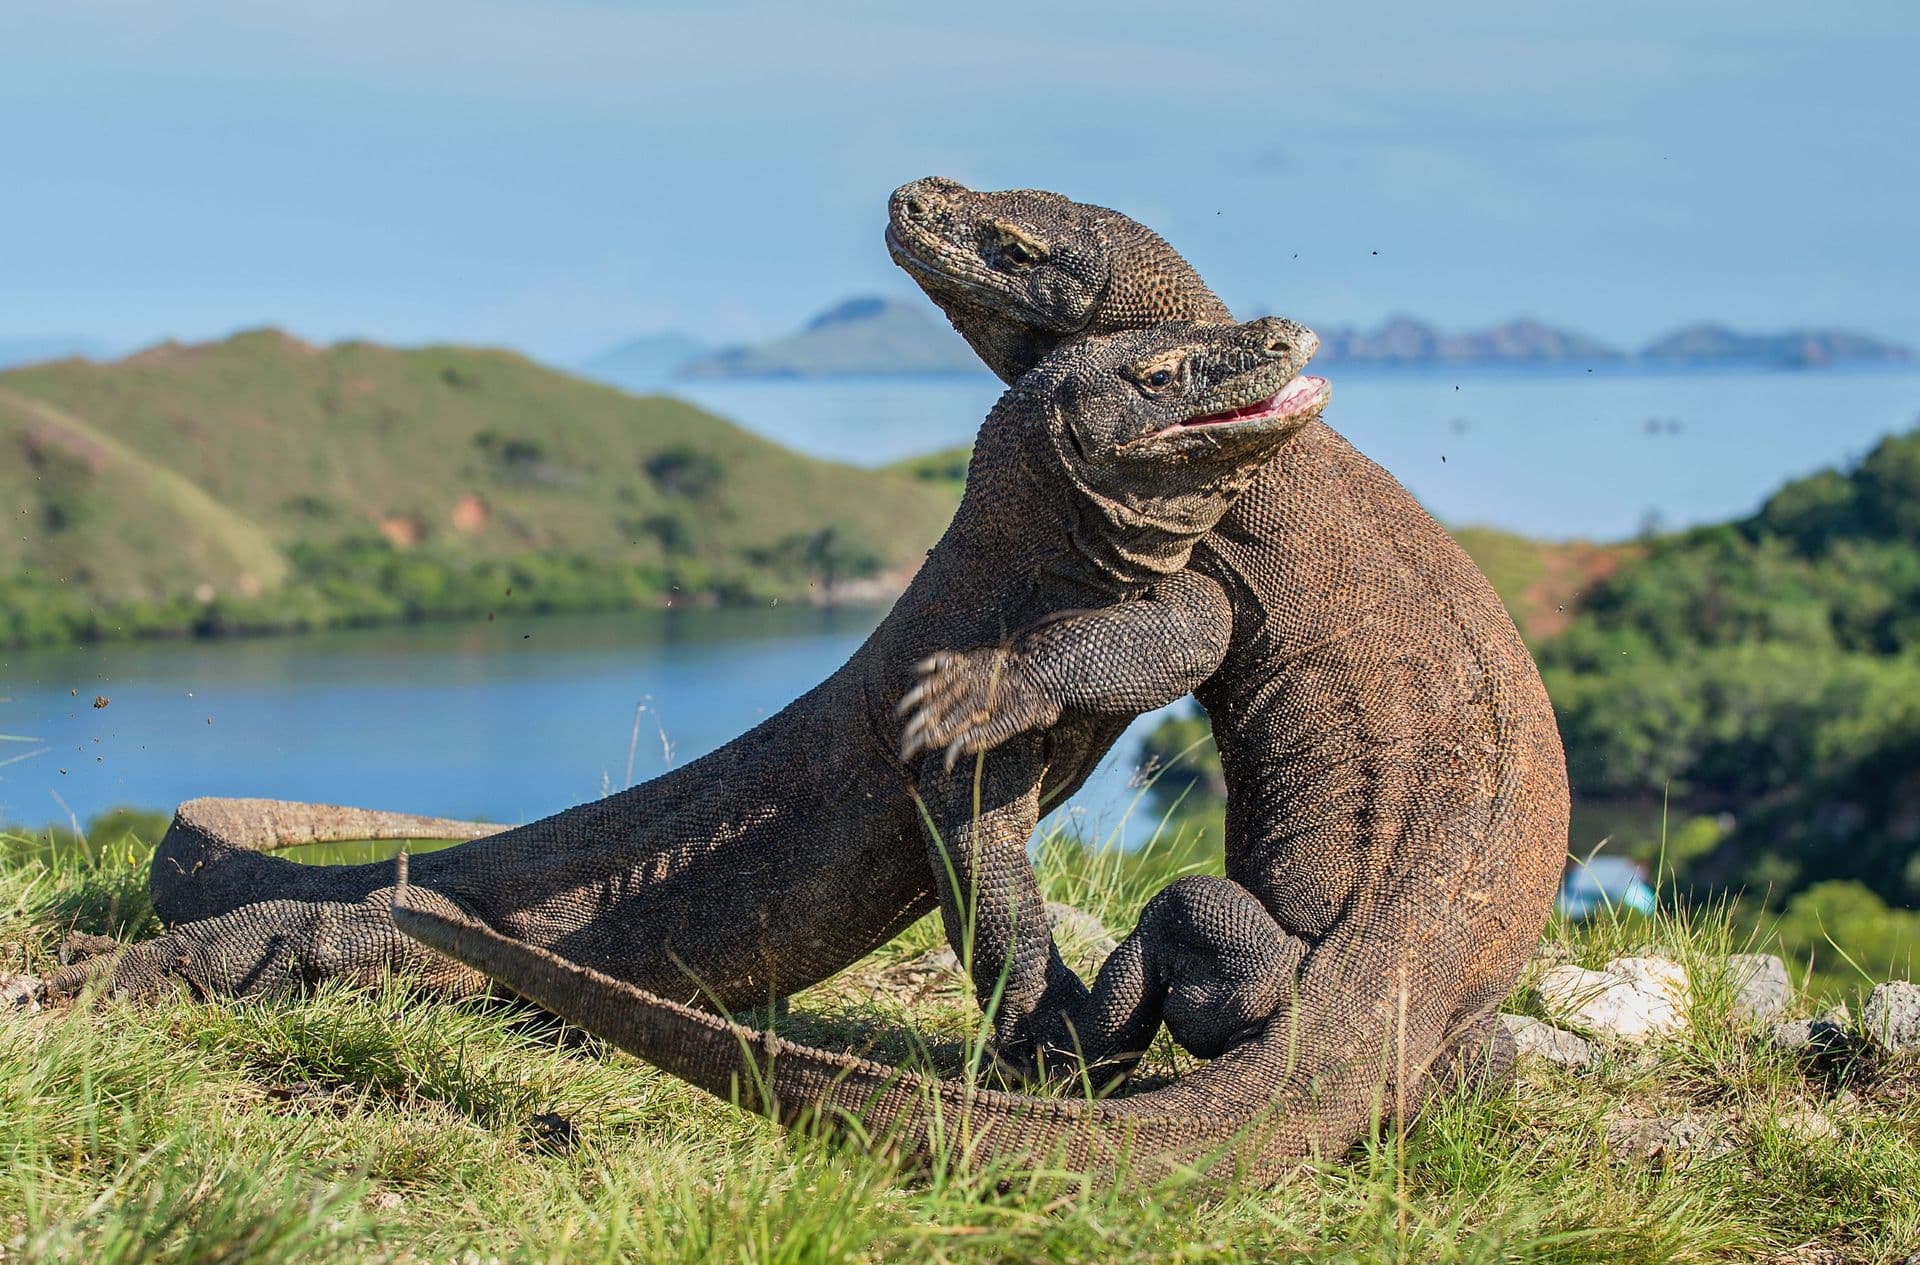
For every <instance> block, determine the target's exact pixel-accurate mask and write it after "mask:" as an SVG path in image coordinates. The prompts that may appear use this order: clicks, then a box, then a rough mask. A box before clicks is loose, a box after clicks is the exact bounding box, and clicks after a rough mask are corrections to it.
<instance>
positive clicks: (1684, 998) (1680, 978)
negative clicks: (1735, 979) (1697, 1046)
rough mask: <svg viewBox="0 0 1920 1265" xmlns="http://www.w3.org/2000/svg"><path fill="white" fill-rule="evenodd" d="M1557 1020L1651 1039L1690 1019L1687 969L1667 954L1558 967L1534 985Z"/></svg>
mask: <svg viewBox="0 0 1920 1265" xmlns="http://www.w3.org/2000/svg"><path fill="white" fill-rule="evenodd" d="M1534 989H1535V991H1536V992H1537V993H1538V994H1539V997H1540V1002H1541V1004H1542V1005H1543V1006H1544V1007H1545V1008H1546V1009H1547V1011H1548V1013H1550V1014H1552V1015H1553V1016H1554V1017H1555V1018H1556V1019H1559V1020H1560V1021H1562V1022H1564V1023H1570V1024H1573V1025H1575V1026H1577V1027H1581V1028H1585V1029H1587V1030H1588V1031H1590V1032H1594V1033H1597V1034H1599V1035H1601V1036H1606V1037H1613V1038H1615V1039H1618V1040H1621V1041H1635V1042H1641V1041H1651V1040H1653V1039H1655V1038H1656V1037H1662V1036H1667V1035H1670V1034H1672V1033H1675V1032H1678V1031H1679V1030H1680V1029H1682V1028H1684V1027H1685V1026H1686V1023H1687V1004H1688V1002H1689V1000H1690V998H1691V990H1690V989H1689V988H1688V986H1687V973H1686V971H1685V970H1683V969H1682V968H1681V967H1680V965H1679V964H1678V963H1676V962H1670V961H1668V960H1667V959H1665V958H1654V957H1628V958H1615V959H1613V961H1611V962H1608V963H1607V964H1606V967H1605V968H1604V969H1602V970H1598V971H1589V970H1585V969H1583V968H1581V967H1578V966H1554V967H1549V968H1548V969H1546V970H1544V971H1542V972H1541V973H1540V975H1539V977H1538V979H1537V980H1536V981H1535V983H1534Z"/></svg>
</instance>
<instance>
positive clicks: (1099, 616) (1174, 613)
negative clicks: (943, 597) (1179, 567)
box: [900, 571, 1233, 768]
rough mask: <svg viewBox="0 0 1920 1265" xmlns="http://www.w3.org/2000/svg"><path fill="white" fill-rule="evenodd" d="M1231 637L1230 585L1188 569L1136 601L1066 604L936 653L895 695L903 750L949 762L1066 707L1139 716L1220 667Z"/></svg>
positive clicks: (1186, 690) (1035, 725)
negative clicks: (1034, 620)
mask: <svg viewBox="0 0 1920 1265" xmlns="http://www.w3.org/2000/svg"><path fill="white" fill-rule="evenodd" d="M1232 635H1233V608H1232V606H1231V604H1230V603H1229V602H1228V601H1227V595H1226V592H1225V591H1224V590H1223V589H1222V588H1221V587H1220V585H1219V584H1217V583H1216V582H1214V581H1213V580H1210V579H1208V578H1207V577H1205V576H1202V575H1199V574H1197V573H1195V572H1191V571H1182V572H1177V573H1176V574H1174V575H1172V576H1169V577H1168V578H1167V579H1165V580H1162V581H1161V582H1160V583H1159V584H1157V585H1155V586H1154V587H1153V588H1152V589H1151V590H1149V591H1148V593H1147V595H1146V596H1145V597H1143V598H1141V599H1139V600H1137V601H1131V602H1124V603H1121V604H1119V605H1115V606H1109V607H1104V608H1102V609H1100V610H1095V611H1067V612H1062V613H1061V614H1060V615H1058V616H1055V617H1054V618H1052V619H1049V620H1047V621H1045V622H1044V623H1041V624H1039V625H1037V626H1036V627H1034V628H1032V629H1030V630H1028V631H1027V632H1025V633H1023V634H1022V635H1021V636H1019V637H1017V638H1015V639H1014V642H1013V644H1012V645H1010V646H999V647H990V648H986V649H978V650H962V651H957V652H956V651H949V652H943V653H941V654H937V655H934V656H932V657H931V658H929V659H927V660H926V661H925V662H924V663H922V664H921V665H920V667H919V671H920V681H919V684H918V685H916V686H915V687H914V688H913V689H912V690H910V691H908V693H907V694H906V695H905V697H903V698H902V699H901V701H900V712H901V714H902V715H904V716H905V717H906V718H907V720H906V725H905V728H904V729H903V730H902V732H901V739H900V747H901V755H902V757H903V758H911V757H912V756H914V755H916V754H918V753H919V752H922V751H939V750H941V749H942V748H944V749H945V750H946V762H947V765H948V767H949V768H951V767H953V765H954V764H955V763H956V761H957V760H958V759H959V757H960V756H961V755H972V754H977V753H979V752H982V751H987V750H990V749H992V748H994V747H996V746H998V745H999V744H1000V743H1002V742H1005V741H1006V740H1007V739H1009V738H1011V737H1013V736H1014V735H1015V734H1020V733H1025V732H1027V731H1029V730H1032V729H1035V728H1038V727H1041V726H1044V725H1050V724H1052V723H1053V722H1054V721H1056V720H1058V719H1059V717H1060V716H1061V715H1062V713H1064V712H1067V711H1080V712H1089V713H1092V714H1095V715H1102V716H1127V717H1132V716H1136V715H1139V714H1140V713H1142V712H1150V711H1152V710H1154V709H1155V708H1158V707H1165V706H1166V705H1167V704H1169V703H1172V702H1174V701H1175V700H1177V699H1180V698H1183V697H1185V696H1186V695H1187V694H1189V693H1191V692H1192V691H1193V690H1194V688H1195V687H1197V686H1198V685H1199V684H1200V683H1201V682H1203V681H1205V680H1206V679H1207V678H1208V677H1209V676H1212V675H1213V672H1214V670H1215V669H1216V668H1218V667H1219V666H1220V664H1221V662H1222V660H1224V659H1225V658H1226V654H1227V646H1228V643H1229V641H1230V639H1231V638H1232Z"/></svg>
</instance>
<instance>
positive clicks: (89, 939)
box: [58, 931, 123, 966]
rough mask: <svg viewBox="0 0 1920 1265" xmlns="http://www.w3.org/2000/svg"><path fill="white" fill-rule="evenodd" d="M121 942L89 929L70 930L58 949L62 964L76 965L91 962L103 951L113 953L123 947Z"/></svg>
mask: <svg viewBox="0 0 1920 1265" xmlns="http://www.w3.org/2000/svg"><path fill="white" fill-rule="evenodd" d="M122 947H123V946H122V945H121V943H120V942H119V941H118V940H116V939H114V938H113V937H112V936H96V935H94V934H93V933H92V932H89V931H69V932H68V933H67V934H66V938H65V939H63V940H61V941H60V948H59V950H58V953H59V957H60V965H62V966H75V965H78V964H79V963H81V962H90V961H92V960H93V959H94V958H97V957H99V956H100V955H101V954H103V953H113V952H116V951H117V950H119V949H120V948H122Z"/></svg>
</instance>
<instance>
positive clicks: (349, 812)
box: [147, 799, 505, 927]
mask: <svg viewBox="0 0 1920 1265" xmlns="http://www.w3.org/2000/svg"><path fill="white" fill-rule="evenodd" d="M503 829H505V827H503V826H497V825H488V824H485V823H482V822H477V821H453V820H451V819H448V818H444V817H420V816H415V815H413V814H411V813H388V812H378V811H375V810H373V809H367V808H342V807H339V806H336V805H333V804H301V803H295V802H293V801H290V800H284V799H190V800H188V801H187V802H186V803H184V804H182V805H180V807H179V808H178V809H177V810H176V811H175V812H174V814H173V824H172V825H170V826H168V827H167V833H166V836H165V837H164V838H162V839H161V840H160V846H159V847H158V848H156V849H154V853H153V865H152V867H151V869H150V870H149V871H148V875H147V884H148V887H149V889H150V890H151V891H152V893H153V909H154V912H155V913H156V914H158V915H159V916H160V920H161V921H162V922H164V923H166V924H167V925H168V926H170V927H171V926H174V925H176V924H179V923H183V922H194V921H197V920H199V919H202V918H213V917H217V916H218V915H220V914H224V913H230V912H232V911H233V910H235V909H237V908H239V907H240V906H241V905H244V904H247V903H248V902H250V901H257V900H260V899H263V894H274V895H278V894H283V893H282V888H283V886H284V885H283V884H281V885H277V884H274V883H272V882H269V881H266V880H265V879H264V878H263V875H262V874H261V871H262V870H263V869H265V868H268V866H267V864H266V863H265V858H264V857H263V856H262V854H264V853H269V852H277V851H279V850H280V849H282V848H293V847H298V846H300V845H301V844H307V843H346V842H350V841H354V840H360V839H394V840H412V839H422V840H424V839H459V840H465V839H479V838H483V837H485V836H487V835H491V834H498V833H499V832H500V831H501V830H503ZM272 864H273V865H275V866H277V865H280V864H283V862H280V861H277V860H276V861H274V862H273V863H272ZM283 877H284V876H283Z"/></svg>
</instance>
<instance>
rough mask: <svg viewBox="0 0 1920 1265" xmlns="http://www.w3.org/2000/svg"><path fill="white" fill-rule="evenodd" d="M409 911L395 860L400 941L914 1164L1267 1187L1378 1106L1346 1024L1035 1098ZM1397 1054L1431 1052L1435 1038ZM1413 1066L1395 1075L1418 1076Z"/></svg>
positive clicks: (686, 1075) (755, 1100) (675, 1068)
mask: <svg viewBox="0 0 1920 1265" xmlns="http://www.w3.org/2000/svg"><path fill="white" fill-rule="evenodd" d="M413 899H414V898H413V896H412V889H410V888H409V887H408V886H407V883H406V871H405V857H404V856H403V857H402V858H401V869H400V877H399V882H398V885H397V886H396V888H395V890H394V903H393V921H394V924H395V926H397V927H398V928H399V929H400V930H401V931H402V932H403V933H404V934H406V935H408V936H411V937H413V938H414V939H416V940H419V941H420V942H422V943H424V944H426V945H428V946H430V947H431V948H434V949H437V950H438V951H440V952H441V953H444V954H446V955H447V956H449V957H451V958H453V959H455V960H456V961H459V962H462V963H464V964H466V965H468V966H471V967H473V968H475V969H476V970H479V971H481V972H483V973H485V974H486V975H488V976H490V977H492V978H493V979H495V980H498V981H499V982H501V983H502V984H504V985H505V986H506V987H507V988H509V989H510V990H512V991H513V992H514V993H516V994H518V995H520V996H521V997H524V998H526V999H527V1000H529V1001H531V1002H534V1003H535V1004H537V1005H539V1006H542V1007H544V1008H546V1009H548V1010H551V1011H553V1012H554V1013H555V1014H558V1015H560V1016H561V1017H562V1018H564V1019H566V1020H568V1021H569V1022H571V1023H574V1024H576V1025H578V1026H579V1027H581V1028H584V1029H585V1030H587V1031H588V1032H592V1033H594V1034H595V1035H597V1036H600V1037H603V1038H605V1039H606V1040H608V1041H611V1042H612V1043H613V1044H615V1045H617V1046H619V1047H620V1048H621V1049H623V1050H626V1051H628V1052H629V1053H632V1054H635V1055H638V1056H639V1057H641V1058H643V1059H645V1060H647V1061H648V1062H650V1063H652V1064H654V1065H655V1066H657V1067H659V1068H661V1069H662V1070H664V1071H667V1072H670V1073H672V1074H673V1075H675V1076H678V1077H680V1078H681V1079H683V1080H686V1081H689V1082H691V1083H692V1084H694V1085H697V1086H699V1087H700V1088H701V1089H704V1090H706V1091H707V1092H708V1093H711V1094H713V1095H715V1096H716V1097H718V1098H721V1099H723V1100H727V1101H730V1102H735V1103H737V1104H738V1105H739V1106H741V1107H744V1108H746V1109H748V1110H750V1111H755V1112H758V1113H760V1114H762V1115H765V1116H769V1117H771V1118H773V1119H776V1120H778V1121H780V1122H781V1123H783V1124H788V1125H793V1124H799V1123H804V1122H810V1121H817V1122H819V1123H820V1124H824V1125H825V1126H826V1127H828V1128H831V1129H834V1130H836V1131H839V1132H842V1133H848V1134H851V1135H853V1136H854V1137H856V1138H859V1139H860V1140H861V1141H862V1142H864V1143H865V1144H867V1145H869V1146H874V1147H877V1148H882V1149H888V1150H892V1151H895V1152H897V1153H899V1154H901V1155H903V1156H905V1157H907V1158H909V1159H910V1160H913V1161H927V1160H930V1159H932V1158H934V1157H935V1156H940V1157H944V1159H945V1161H946V1162H947V1163H951V1164H955V1165H957V1166H961V1167H976V1166H979V1165H981V1164H982V1163H992V1162H1001V1163H1009V1162H1010V1163H1015V1164H1026V1165H1032V1164H1048V1163H1054V1164H1063V1165H1065V1166H1066V1167H1067V1168H1069V1169H1071V1170H1073V1171H1086V1170H1103V1171H1109V1172H1111V1171H1116V1170H1120V1169H1125V1170H1126V1171H1129V1172H1131V1173H1133V1174H1136V1175H1141V1176H1146V1177H1149V1178H1151V1177H1153V1176H1157V1175H1162V1174H1167V1173H1171V1172H1175V1171H1193V1170H1197V1171H1199V1172H1202V1173H1204V1174H1206V1175H1207V1176H1208V1177H1209V1178H1212V1179H1219V1180H1225V1179H1232V1178H1235V1177H1238V1178H1240V1179H1243V1180H1249V1181H1253V1182H1257V1183H1260V1184H1271V1183H1273V1182H1276V1181H1278V1180H1280V1179H1281V1178H1282V1177H1284V1176H1286V1175H1287V1174H1289V1173H1291V1172H1293V1171H1294V1170H1296V1169H1298V1168H1299V1167H1301V1166H1302V1165H1303V1164H1304V1163H1306V1162H1308V1161H1310V1160H1312V1159H1314V1158H1316V1157H1328V1158H1332V1157H1337V1156H1339V1155H1341V1154H1343V1153H1344V1152H1345V1151H1346V1150H1347V1149H1348V1148H1349V1147H1351V1146H1352V1145H1353V1143H1354V1142H1355V1141H1356V1140H1358V1138H1359V1137H1360V1136H1361V1135H1362V1134H1363V1133H1364V1132H1365V1131H1366V1128H1367V1125H1368V1122H1369V1120H1370V1119H1372V1118H1374V1117H1375V1116H1376V1115H1377V1113H1378V1110H1379V1107H1380V1098H1379V1093H1380V1086H1381V1084H1382V1083H1383V1074H1382V1073H1383V1064H1382V1059H1381V1057H1380V1055H1379V1054H1378V1052H1377V1047H1376V1053H1375V1054H1374V1056H1373V1057H1371V1058H1366V1057H1355V1054H1354V1052H1355V1051H1356V1048H1357V1047H1356V1044H1355V1038H1356V1037H1357V1036H1358V1033H1357V1032H1356V1031H1355V1030H1354V1026H1353V1025H1352V1024H1351V1022H1350V1021H1351V1020H1352V1019H1354V1018H1355V1017H1356V1016H1354V1015H1352V1014H1351V1013H1347V1014H1344V1015H1341V1016H1339V1019H1340V1022H1338V1023H1327V1024H1323V1025H1314V1027H1315V1028H1321V1029H1324V1031H1313V1030H1299V1031H1296V1030H1295V1025H1294V1023H1293V1022H1292V1021H1291V1020H1290V1019H1284V1018H1283V1019H1276V1020H1273V1021H1271V1022H1270V1023H1269V1025H1268V1027H1267V1029H1266V1030H1265V1031H1264V1032H1263V1033H1262V1034H1261V1035H1260V1036H1259V1037H1257V1038H1255V1039H1252V1040H1249V1041H1246V1042H1244V1043H1242V1044H1241V1045H1239V1046H1237V1047H1235V1048H1234V1049H1232V1050H1230V1051H1228V1052H1227V1054H1225V1055H1224V1056H1222V1057H1221V1058H1218V1059H1215V1060H1213V1061H1212V1062H1210V1063H1207V1064H1204V1065H1202V1066H1201V1067H1200V1068H1198V1069H1197V1070H1195V1071H1193V1072H1191V1073H1190V1074H1188V1075H1187V1076H1185V1077H1183V1078H1182V1079H1180V1080H1179V1081H1177V1082H1175V1083H1174V1084H1172V1085H1169V1086H1167V1087H1165V1088H1163V1089H1158V1090H1153V1091H1150V1092H1146V1093H1141V1094H1135V1095H1131V1096H1127V1097H1117V1098H1108V1099H1104V1100H1099V1101H1090V1100H1086V1099H1074V1098H1064V1097H1059V1098H1056V1097H1037V1096H1031V1095H1026V1094H1015V1093H1006V1092H1000V1091H995V1090H983V1089H977V1088H975V1087H974V1086H973V1085H971V1084H969V1083H966V1082H963V1081H949V1080H939V1079H935V1078H933V1077H929V1076H921V1075H916V1074H914V1073H911V1072H904V1071H902V1070H900V1069H899V1068H895V1067H889V1066H886V1065H885V1064H881V1063H875V1062H872V1061H870V1060H867V1059H861V1058H855V1057H853V1056H851V1055H845V1054H836V1053H832V1052H830V1051H825V1050H819V1049H814V1048H812V1047H809V1046H804V1045H799V1044H796V1043H794V1042H791V1041H787V1040H784V1039H782V1038H780V1037H777V1036H775V1035H774V1034H773V1033H771V1032H756V1031H754V1030H753V1029H750V1028H745V1027H742V1026H740V1025H739V1024H736V1023H731V1022H729V1021H727V1020H726V1019H724V1018H721V1017H720V1016H717V1015H714V1014H712V1013H709V1012H706V1011H699V1010H694V1009H692V1008H691V1007H687V1006H683V1005H680V1004H678V1003H675V1002H672V1001H669V1000H667V999H666V998H664V997H660V996H658V995H656V994H653V993H649V992H646V991H644V990H641V989H638V988H635V987H633V986H632V985H630V984H626V983H623V982H621V981H620V980H616V979H613V978H611V977H610V976H607V975H603V974H601V973H600V972H598V971H594V970H591V969H589V968H587V967H584V966H580V965H577V964H575V963H572V962H569V961H567V960H565V959H564V958H561V957H558V956H556V955H555V954H552V953H549V952H547V951H546V950H544V949H541V948H538V947H536V946H534V945H530V944H526V943H523V942H521V941H518V940H513V939H510V938H508V937H506V936H502V935H500V934H498V933H497V932H494V931H492V930H489V929H488V928H486V927H484V926H481V925H480V924H479V923H476V922H473V921H471V920H468V919H464V918H461V917H458V916H448V915H447V914H446V913H444V912H440V911H435V910H429V909H426V908H421V907H418V906H416V905H415V904H413V903H412V902H413ZM1323 1013H1324V1012H1323ZM1328 1018H1329V1019H1332V1018H1333V1016H1328ZM1374 1026H1375V1027H1380V1026H1382V1025H1374ZM1334 1028H1339V1029H1342V1035H1341V1038H1340V1041H1339V1043H1338V1044H1332V1043H1327V1044H1319V1045H1317V1048H1320V1049H1322V1050H1323V1051H1327V1052H1329V1053H1331V1052H1332V1051H1334V1050H1338V1051H1340V1054H1339V1055H1338V1056H1336V1057H1334V1058H1332V1059H1327V1058H1322V1059H1315V1060H1307V1059H1302V1060H1301V1067H1302V1069H1304V1067H1305V1065H1306V1063H1307V1062H1314V1063H1318V1064H1321V1065H1323V1066H1324V1065H1327V1064H1329V1063H1333V1064H1337V1066H1333V1067H1331V1068H1330V1069H1327V1070H1326V1071H1325V1072H1324V1073H1323V1075H1321V1076H1319V1077H1312V1078H1310V1077H1307V1076H1305V1075H1302V1074H1300V1073H1299V1072H1296V1069H1295V1067H1294V1064H1295V1057H1294V1056H1295V1054H1296V1052H1297V1051H1302V1050H1304V1049H1308V1048H1315V1047H1316V1043H1317V1042H1321V1041H1324V1040H1325V1039H1326V1037H1327V1036H1328V1035H1329V1034H1330V1032H1331V1030H1332V1029H1334ZM1408 1035H1409V1038H1411V1037H1412V1034H1411V1033H1409V1034H1408ZM1409 1044H1410V1047H1411V1048H1427V1049H1433V1048H1437V1046H1438V1041H1437V1040H1432V1041H1428V1042H1426V1043H1424V1044H1415V1043H1413V1042H1411V1041H1410V1043H1409ZM1424 1067H1425V1064H1424V1062H1423V1063H1422V1065H1421V1066H1420V1067H1419V1068H1411V1069H1403V1076H1404V1075H1405V1074H1406V1073H1408V1072H1411V1073H1412V1074H1413V1075H1414V1076H1415V1077H1416V1078H1417V1077H1418V1074H1419V1073H1420V1072H1423V1071H1424ZM1400 1083H1402V1084H1407V1083H1410V1082H1409V1081H1408V1080H1406V1079H1402V1080H1401V1081H1400Z"/></svg>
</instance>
